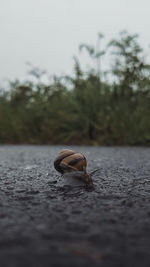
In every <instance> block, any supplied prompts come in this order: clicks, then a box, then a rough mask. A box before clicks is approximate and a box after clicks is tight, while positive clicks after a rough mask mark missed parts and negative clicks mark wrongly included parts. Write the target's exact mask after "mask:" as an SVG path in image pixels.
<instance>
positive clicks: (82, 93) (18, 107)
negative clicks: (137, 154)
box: [0, 31, 150, 145]
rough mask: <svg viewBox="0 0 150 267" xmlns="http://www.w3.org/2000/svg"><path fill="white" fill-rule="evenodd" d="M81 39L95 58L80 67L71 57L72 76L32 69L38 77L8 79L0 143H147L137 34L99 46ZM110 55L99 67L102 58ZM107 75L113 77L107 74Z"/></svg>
mask: <svg viewBox="0 0 150 267" xmlns="http://www.w3.org/2000/svg"><path fill="white" fill-rule="evenodd" d="M102 38H104V36H103V35H102V34H101V33H99V34H98V39H97V43H96V46H95V47H94V46H90V45H88V44H81V45H80V46H79V49H80V51H81V52H82V50H85V51H86V52H87V53H88V54H89V57H91V59H92V60H93V62H94V66H95V69H93V68H92V67H91V68H90V69H89V70H88V71H83V70H82V69H81V66H80V62H79V60H78V58H76V57H75V58H74V74H73V76H63V77H56V76H55V77H54V78H53V80H52V82H50V83H49V84H48V85H47V84H45V83H43V82H41V76H42V75H43V74H44V73H45V72H43V71H41V70H39V69H37V68H32V69H31V70H30V74H31V75H32V76H34V77H35V78H36V82H31V81H25V82H21V81H19V80H16V81H14V82H12V81H10V82H9V90H5V89H4V88H1V91H0V143H17V144H21V143H29V144H85V145H149V144H150V65H149V64H148V63H147V62H146V59H145V56H144V51H143V49H142V48H141V47H140V45H139V43H138V35H130V34H129V33H128V32H126V31H124V32H121V33H120V35H119V37H118V38H117V39H116V40H112V41H110V42H109V43H108V45H107V46H106V48H105V50H101V49H100V46H101V40H102ZM108 54H109V56H110V62H111V64H110V69H109V71H108V72H103V71H102V69H101V59H102V57H105V56H106V55H108ZM108 76H109V77H111V79H108Z"/></svg>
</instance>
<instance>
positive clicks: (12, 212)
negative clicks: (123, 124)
mask: <svg viewBox="0 0 150 267" xmlns="http://www.w3.org/2000/svg"><path fill="white" fill-rule="evenodd" d="M62 148H63V147H62V146H0V266H1V267H9V266H10V267H30V266H31V267H41V266H42V267H54V266H55V267H56V266H58V267H59V266H61V267H66V266H68V267H80V266H81V267H82V266H86V267H91V266H92V267H99V266H100V267H101V266H102V267H110V266H114V267H117V266H119V267H120V266H127V267H130V266H132V267H134V266H136V267H138V266H139V267H146V266H147V267H148V266H150V176H149V175H150V148H142V147H139V148H137V147H130V148H129V147H71V148H73V149H75V150H77V151H81V152H82V153H84V154H85V156H86V157H87V160H88V171H92V170H94V169H96V168H101V170H100V171H99V172H97V173H95V175H94V177H93V179H94V188H91V187H87V186H85V185H82V184H78V183H77V184H71V183H70V184H68V183H67V182H64V181H63V180H62V178H61V177H60V176H59V174H58V173H57V172H56V171H55V169H54V167H53V161H54V159H55V157H56V156H57V153H58V152H59V151H60V150H61V149H62Z"/></svg>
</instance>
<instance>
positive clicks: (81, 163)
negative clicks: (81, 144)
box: [54, 149, 87, 174]
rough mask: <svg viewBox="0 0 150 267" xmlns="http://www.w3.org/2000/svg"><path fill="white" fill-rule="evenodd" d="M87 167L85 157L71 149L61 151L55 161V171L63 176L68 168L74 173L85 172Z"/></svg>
mask: <svg viewBox="0 0 150 267" xmlns="http://www.w3.org/2000/svg"><path fill="white" fill-rule="evenodd" d="M86 166H87V161H86V158H85V156H84V155H83V154H81V153H78V152H75V151H74V150H69V149H63V150H61V151H60V152H59V154H58V156H57V158H56V159H55V161H54V167H55V169H56V170H57V171H58V172H60V173H62V174H63V173H64V172H65V170H67V167H68V169H70V170H71V169H72V170H74V171H85V170H86Z"/></svg>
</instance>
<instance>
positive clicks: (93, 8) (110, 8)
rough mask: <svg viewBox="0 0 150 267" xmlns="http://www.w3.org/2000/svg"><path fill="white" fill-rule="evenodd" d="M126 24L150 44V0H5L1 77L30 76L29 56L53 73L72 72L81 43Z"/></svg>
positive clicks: (0, 13)
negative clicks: (27, 63)
mask: <svg viewBox="0 0 150 267" xmlns="http://www.w3.org/2000/svg"><path fill="white" fill-rule="evenodd" d="M124 29H127V30H128V31H129V32H130V33H139V34H140V43H141V44H142V46H143V47H145V48H146V47H148V45H149V43H150V0H0V82H2V81H4V80H5V78H9V79H12V78H24V77H26V76H25V75H26V72H27V66H26V64H25V63H26V62H27V61H30V62H31V63H32V64H33V65H34V66H36V67H37V66H38V67H40V68H42V69H46V70H48V72H49V73H50V74H54V73H56V74H58V75H59V74H64V73H71V71H72V68H73V59H72V58H73V55H78V46H79V44H80V43H82V42H85V43H90V44H92V43H93V44H94V43H95V42H96V37H97V33H98V32H103V33H104V34H105V37H106V41H107V40H110V39H111V38H113V37H116V36H117V34H118V32H119V31H120V30H124ZM80 59H81V62H82V64H83V65H85V64H87V62H86V61H87V57H85V56H84V54H83V55H81V56H80Z"/></svg>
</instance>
